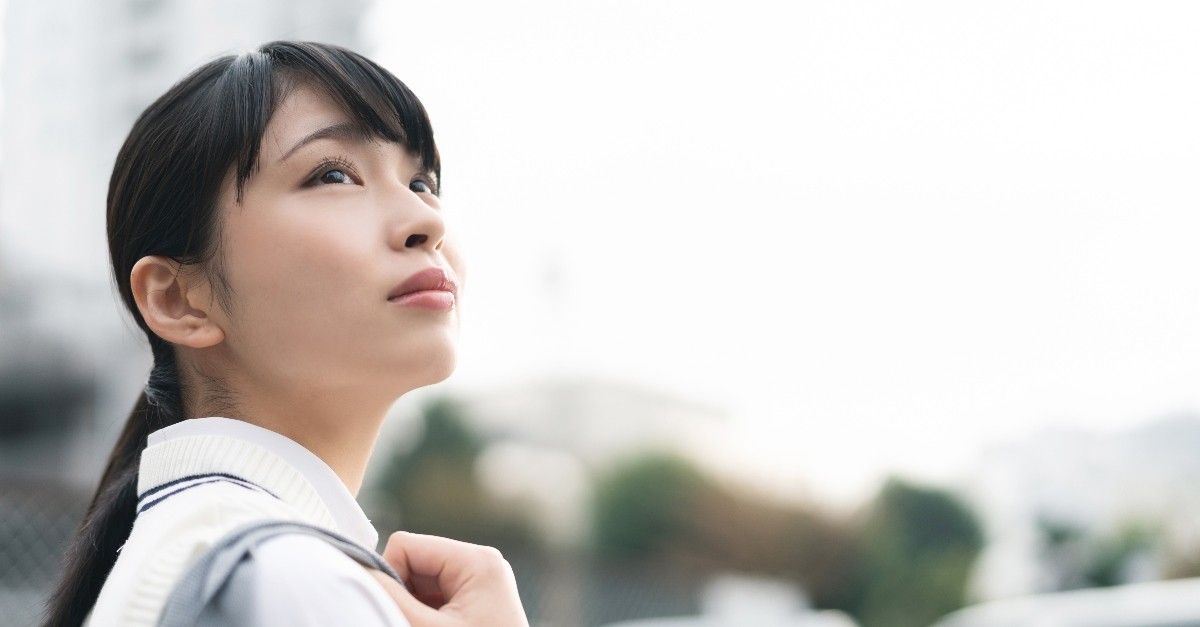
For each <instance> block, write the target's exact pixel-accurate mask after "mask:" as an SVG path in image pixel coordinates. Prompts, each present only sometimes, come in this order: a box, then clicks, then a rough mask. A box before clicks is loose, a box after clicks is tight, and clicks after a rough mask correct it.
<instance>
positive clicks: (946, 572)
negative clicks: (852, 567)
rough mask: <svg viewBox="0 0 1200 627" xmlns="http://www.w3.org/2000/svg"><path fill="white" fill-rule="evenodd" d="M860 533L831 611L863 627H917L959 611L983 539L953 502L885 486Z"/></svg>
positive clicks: (937, 494)
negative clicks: (848, 575)
mask: <svg viewBox="0 0 1200 627" xmlns="http://www.w3.org/2000/svg"><path fill="white" fill-rule="evenodd" d="M861 532H862V534H863V535H862V540H861V545H860V549H859V550H860V551H861V552H860V554H859V557H858V560H857V563H856V573H855V575H854V576H853V578H852V580H853V585H851V586H849V587H848V588H847V593H848V594H847V596H846V597H845V598H843V599H842V600H841V603H840V604H839V605H840V607H841V609H845V610H847V611H848V612H850V613H852V614H854V615H855V616H856V617H857V618H858V619H859V620H860V621H861V622H862V623H863V624H864V625H865V626H866V627H910V626H911V627H918V626H922V627H923V626H924V625H928V624H930V623H932V622H933V621H934V620H936V619H937V618H938V617H940V616H942V615H944V614H946V613H948V612H950V611H953V610H955V609H958V608H960V607H962V606H963V605H964V602H965V596H966V584H967V580H968V576H969V574H970V571H971V567H972V565H973V563H974V561H975V558H976V557H977V556H978V554H979V551H980V550H981V549H982V547H983V535H982V533H981V531H980V528H979V524H978V523H977V522H976V520H975V517H974V516H973V515H972V514H971V512H970V511H969V510H968V509H967V508H966V506H964V505H963V504H962V503H961V502H960V501H959V500H958V499H956V498H955V497H954V496H953V495H951V494H949V493H947V492H944V491H941V490H935V489H929V488H922V487H918V486H914V485H911V484H909V483H906V482H903V481H900V480H897V479H891V480H889V481H888V482H886V483H885V485H884V486H883V488H882V490H881V491H880V492H879V494H878V495H877V496H876V498H875V500H874V502H873V503H872V504H871V506H870V507H869V509H868V511H867V516H866V519H865V522H864V525H863V527H862V530H861Z"/></svg>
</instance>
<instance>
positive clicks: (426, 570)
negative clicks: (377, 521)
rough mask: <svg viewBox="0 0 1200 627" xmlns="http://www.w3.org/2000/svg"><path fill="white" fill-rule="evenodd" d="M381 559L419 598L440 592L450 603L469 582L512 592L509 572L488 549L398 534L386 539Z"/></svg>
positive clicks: (426, 537) (513, 582) (402, 532)
mask: <svg viewBox="0 0 1200 627" xmlns="http://www.w3.org/2000/svg"><path fill="white" fill-rule="evenodd" d="M383 558H384V559H385V560H387V562H388V563H389V564H391V565H392V568H395V569H396V572H397V573H399V574H400V577H401V578H402V579H404V580H405V581H408V582H410V583H411V584H412V585H413V586H414V591H415V592H417V593H418V594H419V595H420V594H431V593H435V592H440V593H441V594H442V596H443V597H444V598H445V599H446V600H447V601H450V600H453V599H454V598H455V596H456V595H457V594H458V593H459V591H460V590H462V588H463V585H464V584H465V583H466V582H467V581H469V580H471V578H480V579H482V580H485V581H492V582H497V584H494V585H493V586H492V587H496V585H499V587H501V588H504V587H511V588H512V589H513V590H515V589H516V582H515V580H514V578H513V575H512V568H511V567H510V566H509V565H508V562H507V561H505V560H504V557H503V556H502V555H501V554H500V552H499V551H497V550H495V549H493V548H491V547H485V546H479V545H477V544H469V543H466V542H459V541H458V540H451V539H449V538H440V537H437V536H428V535H422V534H415V533H408V532H404V531H398V532H396V533H394V534H392V535H391V536H390V537H389V538H388V543H387V547H385V548H384V551H383Z"/></svg>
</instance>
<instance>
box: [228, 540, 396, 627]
mask: <svg viewBox="0 0 1200 627" xmlns="http://www.w3.org/2000/svg"><path fill="white" fill-rule="evenodd" d="M241 568H242V569H245V570H244V572H243V573H242V575H243V576H244V577H246V578H247V580H248V581H249V582H250V584H251V585H252V586H253V589H254V590H255V600H254V603H255V608H254V609H255V613H256V614H257V615H258V617H259V618H260V619H262V620H260V623H261V624H281V625H282V624H287V625H331V624H346V625H381V626H382V625H395V626H407V625H408V621H407V620H405V618H404V615H403V614H401V613H400V610H399V608H397V607H396V604H395V602H394V601H393V600H392V599H391V598H390V597H389V596H388V594H387V592H386V591H384V589H383V587H382V586H380V585H379V583H378V582H377V581H375V579H374V578H373V577H372V576H371V575H370V574H369V573H368V572H367V570H366V569H365V568H364V567H363V566H362V565H360V564H359V563H358V562H356V561H354V560H353V559H351V558H350V557H349V556H347V555H346V554H345V553H342V552H341V551H340V550H338V549H337V548H335V547H334V546H332V545H330V544H329V543H327V542H325V541H323V540H321V539H319V538H316V537H313V536H307V535H300V534H285V535H280V536H277V537H274V538H270V539H268V540H266V541H264V542H263V543H262V544H260V545H258V546H257V547H255V548H254V550H253V552H252V553H251V556H250V559H248V560H247V561H246V562H245V563H244V564H243V565H242V566H241Z"/></svg>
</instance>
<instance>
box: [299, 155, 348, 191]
mask: <svg viewBox="0 0 1200 627" xmlns="http://www.w3.org/2000/svg"><path fill="white" fill-rule="evenodd" d="M355 176H356V175H355V174H354V165H353V164H351V163H350V161H349V160H347V159H345V158H342V157H338V158H327V159H324V160H322V161H321V163H320V164H318V165H317V167H316V168H315V169H313V171H312V174H311V175H309V177H308V180H307V181H306V182H305V183H304V186H305V187H317V186H322V185H354V184H356V183H358V179H357V178H355Z"/></svg>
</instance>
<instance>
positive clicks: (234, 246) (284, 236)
mask: <svg viewBox="0 0 1200 627" xmlns="http://www.w3.org/2000/svg"><path fill="white" fill-rule="evenodd" d="M264 217H265V216H264ZM236 226H238V227H242V228H240V229H239V230H238V231H237V236H236V237H234V238H231V240H232V241H230V242H229V243H230V244H231V246H230V248H231V251H230V266H231V267H230V268H229V272H230V275H231V276H230V281H231V283H232V284H233V288H234V290H235V293H236V294H237V295H238V302H239V303H240V304H242V305H244V306H243V307H242V308H241V309H240V310H239V311H240V314H241V315H239V319H238V320H237V321H235V322H236V323H240V324H241V326H242V327H243V328H242V329H241V330H242V331H243V334H246V335H249V334H253V335H255V336H258V337H262V338H263V339H266V338H265V337H264V336H273V338H274V340H276V341H279V340H281V339H290V340H292V341H295V342H301V343H308V342H313V341H319V340H320V339H321V338H328V337H330V336H331V334H336V331H337V330H338V329H337V327H339V326H340V327H346V326H349V325H352V324H353V320H354V318H355V317H356V313H357V312H360V311H363V310H365V309H366V307H367V306H368V303H367V302H366V301H367V300H368V299H369V297H370V293H371V290H370V289H369V288H370V286H371V280H372V277H371V276H369V275H368V273H369V271H370V270H371V267H372V265H373V264H372V263H371V261H372V259H371V250H370V246H369V244H368V243H369V242H370V241H371V240H370V235H369V233H367V232H364V231H365V230H366V229H363V228H358V227H357V226H356V225H355V224H354V223H353V222H349V221H340V222H337V223H331V222H330V221H328V220H326V221H318V220H314V219H307V220H301V219H293V220H287V221H284V220H271V221H268V220H246V221H244V222H243V223H242V224H239V225H236ZM384 296H386V293H383V294H380V297H379V298H380V300H381V301H383V300H385V299H384ZM281 335H282V336H284V337H283V338H280V337H279V336H281Z"/></svg>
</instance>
